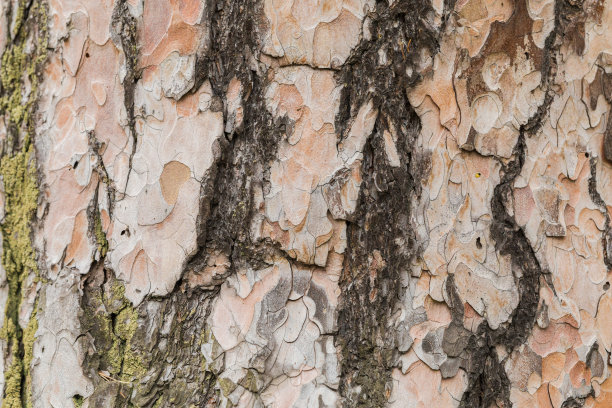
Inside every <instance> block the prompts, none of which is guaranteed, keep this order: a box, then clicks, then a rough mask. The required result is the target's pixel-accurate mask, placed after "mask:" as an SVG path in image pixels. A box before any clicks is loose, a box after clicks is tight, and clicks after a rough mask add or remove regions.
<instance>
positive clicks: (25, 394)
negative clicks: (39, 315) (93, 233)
mask: <svg viewBox="0 0 612 408" xmlns="http://www.w3.org/2000/svg"><path fill="white" fill-rule="evenodd" d="M16 7H17V8H16V9H15V18H14V20H13V21H14V25H13V28H12V32H11V33H12V41H11V42H9V43H8V44H7V47H6V49H5V51H4V53H3V55H2V59H1V63H0V82H1V85H2V92H1V93H0V115H4V116H5V120H6V123H7V125H8V129H7V130H8V137H7V141H6V143H5V145H4V151H3V156H2V158H1V159H0V177H1V178H2V184H3V187H4V194H5V217H4V220H3V222H2V225H1V230H2V246H3V254H2V266H3V267H4V269H5V271H6V280H7V283H8V299H7V303H6V306H5V312H4V313H5V318H4V325H3V327H2V329H1V330H0V334H1V336H2V338H4V339H5V340H6V344H7V358H6V364H7V365H8V368H6V369H5V389H4V398H3V400H2V407H3V408H4V407H10V408H12V407H31V406H32V384H31V376H30V364H31V362H32V348H33V345H34V336H35V333H36V330H37V329H38V321H37V319H36V304H35V305H34V308H33V311H32V314H31V317H30V321H29V322H28V324H27V325H26V327H25V328H22V327H21V326H20V323H19V312H20V309H21V304H22V299H23V297H24V295H23V293H25V290H26V288H23V285H24V284H25V281H26V277H28V276H32V275H33V276H34V277H35V279H34V281H36V280H37V278H38V268H37V264H36V258H35V253H34V249H33V247H32V242H31V237H30V234H31V223H32V219H33V217H34V213H35V211H36V208H37V204H38V185H37V179H36V163H35V159H34V148H33V145H32V143H31V135H32V134H33V132H34V123H33V117H34V111H35V105H36V97H37V87H38V81H39V72H40V70H41V66H42V64H43V63H44V61H45V60H46V55H47V13H46V8H45V6H44V5H43V4H42V3H41V1H39V0H35V1H34V2H30V1H28V0H19V1H18V2H17V4H16ZM27 7H29V11H28V13H25V10H26V8H27Z"/></svg>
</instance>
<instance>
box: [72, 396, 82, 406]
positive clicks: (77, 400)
mask: <svg viewBox="0 0 612 408" xmlns="http://www.w3.org/2000/svg"><path fill="white" fill-rule="evenodd" d="M72 403H73V404H74V407H75V408H81V407H82V406H83V397H82V396H80V395H75V396H74V397H72Z"/></svg>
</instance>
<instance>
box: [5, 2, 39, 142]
mask: <svg viewBox="0 0 612 408" xmlns="http://www.w3.org/2000/svg"><path fill="white" fill-rule="evenodd" d="M27 4H28V1H27V0H21V1H19V4H18V8H17V12H16V13H17V16H16V17H17V18H16V20H15V26H14V28H13V35H14V37H15V40H14V41H13V42H12V43H11V44H9V45H8V46H7V48H6V50H5V52H4V54H3V55H2V63H1V64H0V82H1V83H2V93H1V94H0V113H5V114H7V116H8V119H9V124H12V125H16V126H17V127H18V128H22V129H25V130H27V131H31V130H32V128H33V126H32V115H33V112H34V107H35V103H36V98H37V90H38V83H39V75H38V71H39V70H40V67H41V66H42V64H43V63H44V62H45V60H46V58H47V42H48V34H47V10H46V8H45V7H44V5H43V4H42V3H41V2H40V1H36V2H34V4H33V5H32V6H31V9H30V12H29V17H28V19H31V20H32V21H34V22H35V23H36V24H32V25H30V24H26V20H24V10H25V8H26V7H27ZM32 27H34V28H37V30H38V31H37V32H36V33H35V37H36V41H35V43H34V44H33V45H34V47H32V46H28V44H27V41H28V35H29V34H30V31H29V30H28V29H29V28H32ZM30 48H33V49H30ZM26 84H28V85H27V86H26ZM26 89H27V91H26ZM12 136H13V135H11V134H9V140H10V138H11V137H12ZM24 136H25V139H24V140H25V142H26V143H25V144H28V143H29V133H27V132H26V134H25V135H24ZM10 141H12V140H10Z"/></svg>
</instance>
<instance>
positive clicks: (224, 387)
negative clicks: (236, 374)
mask: <svg viewBox="0 0 612 408" xmlns="http://www.w3.org/2000/svg"><path fill="white" fill-rule="evenodd" d="M217 382H218V383H219V387H220V388H221V392H222V393H223V396H224V397H227V396H229V395H230V394H231V393H232V392H233V391H234V390H235V389H236V387H238V385H237V384H236V383H235V382H233V381H232V380H230V379H229V378H219V379H218V380H217Z"/></svg>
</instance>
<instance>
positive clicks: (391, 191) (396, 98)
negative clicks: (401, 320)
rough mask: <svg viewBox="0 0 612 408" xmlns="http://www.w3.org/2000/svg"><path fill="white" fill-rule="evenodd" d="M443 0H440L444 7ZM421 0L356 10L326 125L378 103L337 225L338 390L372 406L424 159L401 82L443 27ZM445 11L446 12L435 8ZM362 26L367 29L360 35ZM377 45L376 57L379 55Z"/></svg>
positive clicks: (391, 350)
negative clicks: (390, 152)
mask: <svg viewBox="0 0 612 408" xmlns="http://www.w3.org/2000/svg"><path fill="white" fill-rule="evenodd" d="M452 3H453V2H446V4H445V10H447V11H450V10H452V7H453V4H452ZM433 17H434V10H433V9H432V8H431V4H430V3H429V2H427V1H416V2H414V1H398V2H395V3H393V5H391V6H389V5H388V3H387V2H386V1H378V2H377V3H376V6H375V8H374V10H372V11H371V12H370V13H369V14H368V15H367V17H366V18H368V19H370V22H371V23H370V25H369V27H370V29H369V30H370V32H369V33H364V39H363V40H362V41H361V43H360V44H359V45H358V46H357V47H356V48H355V50H354V51H353V52H352V54H351V56H350V57H349V59H348V61H347V62H346V63H345V65H344V66H343V67H342V69H341V70H340V72H339V73H338V75H337V77H338V82H339V83H341V84H342V85H343V90H342V95H341V104H340V112H339V114H338V115H337V117H336V130H337V131H338V132H339V133H340V135H341V137H342V138H343V137H345V136H346V134H347V132H348V130H349V129H350V127H349V125H350V123H351V119H352V118H354V117H355V115H356V113H357V112H358V110H359V108H360V107H361V106H362V105H363V104H365V103H368V102H369V101H372V103H373V106H374V108H375V109H377V110H378V112H379V114H378V118H377V119H376V122H375V125H374V130H373V132H372V135H371V136H370V137H369V138H368V140H367V142H366V145H365V147H364V150H363V152H362V153H363V160H362V165H361V175H362V179H363V181H362V184H361V187H360V194H359V201H358V206H357V209H356V211H355V214H354V216H353V217H351V219H352V220H354V221H349V222H348V225H347V251H346V255H345V261H344V270H343V274H342V276H341V279H340V282H339V284H340V288H341V295H340V303H339V317H338V334H337V336H336V345H337V346H339V347H340V350H341V361H340V364H341V384H340V393H341V395H342V397H343V404H344V406H347V407H382V406H384V405H385V404H386V402H387V400H388V398H389V396H390V393H391V388H392V382H391V371H392V369H393V367H394V366H395V365H396V361H397V357H398V355H399V352H398V350H397V347H396V344H395V343H396V338H395V337H396V334H395V331H394V330H392V329H390V327H389V325H390V319H391V315H392V313H393V312H394V310H395V307H396V304H397V302H398V301H399V300H400V299H401V298H402V296H403V293H402V284H401V276H402V273H406V271H408V269H409V266H410V262H411V260H412V259H414V258H415V257H416V256H417V255H418V252H419V249H420V248H419V243H418V242H417V239H416V236H415V233H414V228H413V225H412V221H411V212H412V208H411V206H412V202H413V201H414V198H415V197H417V196H418V195H419V194H420V191H419V189H420V184H421V183H420V182H421V178H422V177H424V176H425V174H426V173H427V172H428V167H429V159H428V157H426V156H422V155H420V154H419V153H418V151H417V150H416V147H415V145H414V142H415V140H416V138H417V137H418V134H419V132H420V129H421V123H420V119H419V117H418V115H417V114H416V112H415V111H414V109H413V108H412V107H411V106H410V103H409V101H408V97H407V93H406V90H407V89H409V88H410V87H412V86H414V85H415V84H416V83H417V82H418V80H419V79H420V74H419V73H418V67H419V63H420V59H421V58H422V55H423V54H422V52H425V53H426V54H428V55H430V56H432V57H433V55H435V54H436V53H437V52H438V49H439V45H438V39H439V36H440V33H441V32H442V31H443V29H444V23H443V24H442V27H441V28H438V29H436V28H435V27H434V24H433ZM444 21H446V16H445V18H444ZM366 34H369V38H370V39H368V36H366ZM379 52H382V53H384V54H385V56H386V61H387V62H386V63H385V64H380V63H379ZM385 131H389V132H394V133H397V135H398V141H397V146H396V148H397V152H398V155H399V157H400V162H401V165H400V166H399V167H392V166H391V165H390V164H389V162H388V159H387V157H386V154H385V148H384V139H383V133H384V132H385Z"/></svg>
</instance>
